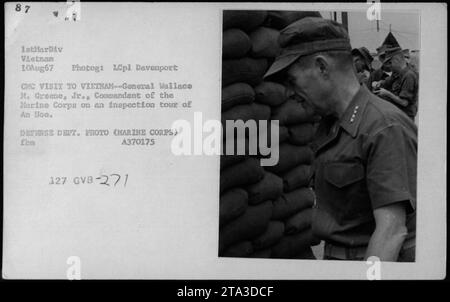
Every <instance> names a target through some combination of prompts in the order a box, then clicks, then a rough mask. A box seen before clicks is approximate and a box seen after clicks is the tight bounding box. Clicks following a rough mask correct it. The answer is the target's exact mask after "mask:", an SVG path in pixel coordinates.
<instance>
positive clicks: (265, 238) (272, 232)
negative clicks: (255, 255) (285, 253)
mask: <svg viewBox="0 0 450 302" xmlns="http://www.w3.org/2000/svg"><path fill="white" fill-rule="evenodd" d="M283 234H284V223H283V222H282V221H276V220H272V221H270V222H269V225H268V227H267V229H266V230H265V231H264V233H262V234H261V235H259V236H258V237H256V238H255V239H253V241H252V243H253V247H254V248H255V250H260V249H265V248H267V247H270V246H272V245H274V244H275V243H277V242H278V241H279V240H280V239H281V237H283Z"/></svg>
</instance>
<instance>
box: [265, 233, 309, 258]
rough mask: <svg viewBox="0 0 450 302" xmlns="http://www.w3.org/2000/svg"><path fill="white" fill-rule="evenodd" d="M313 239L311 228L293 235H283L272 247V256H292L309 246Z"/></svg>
mask: <svg viewBox="0 0 450 302" xmlns="http://www.w3.org/2000/svg"><path fill="white" fill-rule="evenodd" d="M313 241H314V237H313V235H312V231H311V229H307V230H304V231H302V232H300V233H297V234H293V235H285V236H283V238H281V239H280V241H278V243H277V244H275V245H274V246H273V247H272V254H271V257H272V258H292V257H294V256H295V255H298V254H300V253H301V252H302V251H303V250H305V249H308V248H310V246H311V244H312V243H313Z"/></svg>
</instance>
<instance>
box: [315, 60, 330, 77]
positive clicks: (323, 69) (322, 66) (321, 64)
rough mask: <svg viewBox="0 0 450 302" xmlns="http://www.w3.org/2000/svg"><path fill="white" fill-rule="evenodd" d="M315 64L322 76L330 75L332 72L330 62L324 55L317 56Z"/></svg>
mask: <svg viewBox="0 0 450 302" xmlns="http://www.w3.org/2000/svg"><path fill="white" fill-rule="evenodd" d="M314 64H315V66H316V68H317V69H318V70H319V72H320V74H321V75H322V76H324V77H328V75H329V73H330V63H329V61H328V60H327V58H326V57H324V56H322V55H318V56H316V57H315V58H314Z"/></svg>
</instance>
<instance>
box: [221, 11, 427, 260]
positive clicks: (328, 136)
mask: <svg viewBox="0 0 450 302" xmlns="http://www.w3.org/2000/svg"><path fill="white" fill-rule="evenodd" d="M383 13H384V14H383V17H384V18H383V20H382V21H381V22H380V21H376V22H373V21H371V20H368V19H367V17H366V12H350V13H349V12H336V11H329V12H323V11H322V12H313V11H263V10H259V11H256V10H255V11H233V10H225V11H224V12H223V36H222V37H223V53H222V58H223V63H222V87H223V88H222V122H224V121H227V120H242V121H244V122H248V121H259V120H276V121H278V123H279V135H278V137H279V139H278V143H279V158H278V162H277V163H276V164H275V165H272V166H262V165H261V164H260V162H259V161H258V160H257V158H258V154H256V153H255V154H254V155H253V156H247V157H246V156H233V155H224V156H223V157H222V159H221V182H220V185H221V188H220V231H219V255H220V256H223V257H257V258H289V259H323V260H360V261H363V260H366V259H368V258H370V257H372V256H374V257H378V259H380V260H381V261H394V262H396V261H398V262H414V259H415V247H416V240H415V232H416V223H415V221H416V212H417V210H416V209H417V202H416V190H417V145H418V140H417V122H416V121H417V120H416V116H417V111H418V110H417V109H418V107H419V103H420V101H419V100H418V91H419V81H418V78H419V73H420V70H419V54H420V48H419V45H420V41H419V31H418V30H419V21H420V18H419V15H418V14H415V13H406V14H405V13H401V12H399V13H388V12H383ZM255 124H256V123H255ZM241 125H242V126H246V124H241ZM251 125H252V124H251V123H249V127H250V126H251ZM256 133H257V132H254V133H249V134H248V135H247V139H248V141H251V140H252V139H253V140H255V141H258V136H257V135H256ZM227 134H228V133H227ZM251 135H254V136H253V137H252V136H251ZM228 138H229V136H226V137H225V142H224V144H226V143H228V140H227V139H228ZM272 143H273V142H272ZM271 147H272V148H273V147H274V146H271ZM272 150H273V149H272Z"/></svg>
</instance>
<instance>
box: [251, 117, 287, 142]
mask: <svg viewBox="0 0 450 302" xmlns="http://www.w3.org/2000/svg"><path fill="white" fill-rule="evenodd" d="M271 125H272V124H271V121H270V120H269V121H267V127H262V126H261V125H260V124H259V126H261V127H258V142H259V139H260V138H263V139H264V137H266V141H262V142H261V143H263V144H264V146H266V142H267V146H272V126H271ZM274 129H275V128H274ZM288 140H289V130H288V128H287V127H285V126H280V125H278V144H281V143H283V142H286V141H288ZM275 141H276V140H274V142H275Z"/></svg>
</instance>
